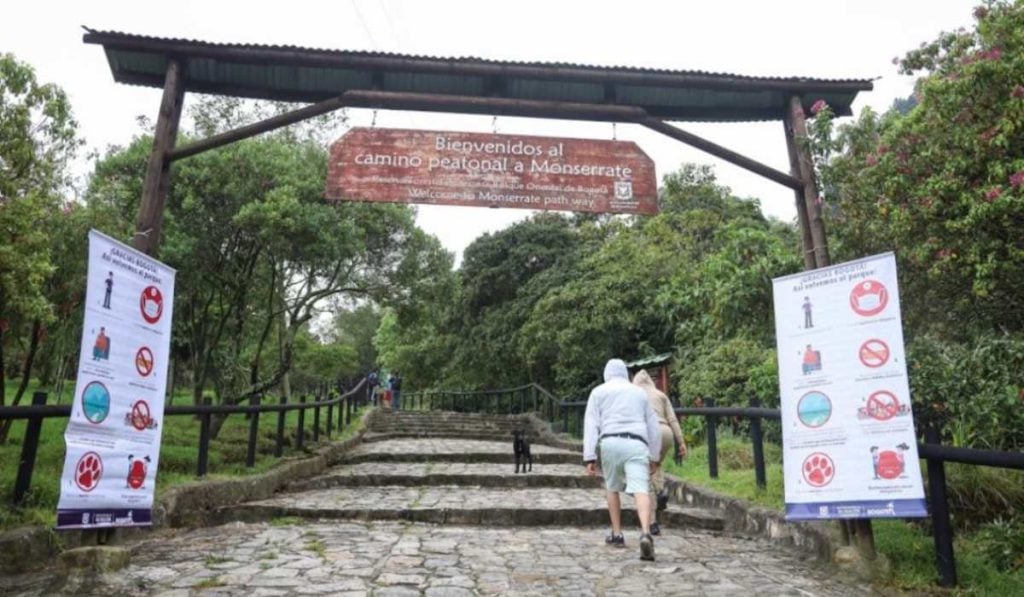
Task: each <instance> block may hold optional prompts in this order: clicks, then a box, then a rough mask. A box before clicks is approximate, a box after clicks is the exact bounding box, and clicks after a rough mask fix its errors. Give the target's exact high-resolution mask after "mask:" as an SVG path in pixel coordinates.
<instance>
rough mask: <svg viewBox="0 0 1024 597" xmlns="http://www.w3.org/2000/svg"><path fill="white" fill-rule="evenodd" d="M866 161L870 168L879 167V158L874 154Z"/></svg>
mask: <svg viewBox="0 0 1024 597" xmlns="http://www.w3.org/2000/svg"><path fill="white" fill-rule="evenodd" d="M864 161H865V162H867V164H868V166H874V165H877V164H878V156H876V155H875V154H873V153H872V154H870V155H868V157H867V158H865V160H864Z"/></svg>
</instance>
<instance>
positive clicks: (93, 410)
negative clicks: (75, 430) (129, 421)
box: [82, 381, 110, 425]
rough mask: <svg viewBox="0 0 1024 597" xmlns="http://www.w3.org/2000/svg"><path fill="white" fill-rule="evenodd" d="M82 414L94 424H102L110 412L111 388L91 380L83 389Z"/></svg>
mask: <svg viewBox="0 0 1024 597" xmlns="http://www.w3.org/2000/svg"><path fill="white" fill-rule="evenodd" d="M82 414H83V415H85V418H86V420H88V421H89V422H90V423H93V424H97V425H98V424H100V423H102V422H103V421H104V419H106V418H107V415H108V414H110V390H108V389H107V386H105V385H103V384H102V383H101V382H98V381H91V382H89V383H88V385H86V386H85V389H84V390H82Z"/></svg>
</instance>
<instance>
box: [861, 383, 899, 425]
mask: <svg viewBox="0 0 1024 597" xmlns="http://www.w3.org/2000/svg"><path fill="white" fill-rule="evenodd" d="M866 410H867V412H868V416H870V417H871V418H872V419H875V420H876V421H888V420H889V419H891V418H893V417H895V416H896V415H898V414H899V412H900V401H899V399H898V398H896V395H895V394H893V393H892V392H889V391H886V390H879V391H877V392H875V393H874V394H871V395H870V396H868V405H867V409H866Z"/></svg>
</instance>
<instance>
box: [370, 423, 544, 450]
mask: <svg viewBox="0 0 1024 597" xmlns="http://www.w3.org/2000/svg"><path fill="white" fill-rule="evenodd" d="M396 439H439V440H441V439H472V440H477V441H486V442H500V443H504V444H506V445H508V452H509V454H511V453H512V434H511V433H509V434H507V435H506V434H504V433H494V432H480V433H466V432H462V431H447V430H444V429H440V430H431V431H405V430H394V431H392V430H378V429H373V430H370V431H368V432H367V433H366V434H365V435H364V436H363V441H364V442H385V441H389V440H396ZM530 444H531V448H532V446H533V445H547V444H546V443H542V440H540V439H539V438H530Z"/></svg>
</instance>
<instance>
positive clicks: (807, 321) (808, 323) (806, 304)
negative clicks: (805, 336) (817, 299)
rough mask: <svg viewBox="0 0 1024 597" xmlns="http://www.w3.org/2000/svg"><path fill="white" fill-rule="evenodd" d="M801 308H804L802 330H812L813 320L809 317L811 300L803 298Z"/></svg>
mask: <svg viewBox="0 0 1024 597" xmlns="http://www.w3.org/2000/svg"><path fill="white" fill-rule="evenodd" d="M803 307H804V328H805V329H806V328H813V327H814V318H813V317H812V315H811V308H812V305H811V298H810V297H807V296H805V297H804V305H803Z"/></svg>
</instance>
